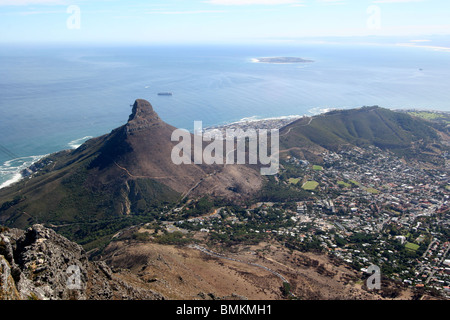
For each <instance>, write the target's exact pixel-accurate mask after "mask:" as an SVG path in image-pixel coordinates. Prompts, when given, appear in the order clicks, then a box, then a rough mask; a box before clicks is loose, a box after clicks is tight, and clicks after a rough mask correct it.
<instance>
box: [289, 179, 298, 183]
mask: <svg viewBox="0 0 450 320" xmlns="http://www.w3.org/2000/svg"><path fill="white" fill-rule="evenodd" d="M299 181H300V178H289V183H290V184H297V183H299Z"/></svg>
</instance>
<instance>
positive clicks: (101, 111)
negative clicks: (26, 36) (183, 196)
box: [0, 43, 450, 187]
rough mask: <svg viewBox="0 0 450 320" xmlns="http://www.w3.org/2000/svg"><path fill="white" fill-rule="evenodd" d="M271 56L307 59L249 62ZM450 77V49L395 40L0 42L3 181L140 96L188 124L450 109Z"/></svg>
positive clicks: (97, 128)
mask: <svg viewBox="0 0 450 320" xmlns="http://www.w3.org/2000/svg"><path fill="white" fill-rule="evenodd" d="M271 56H294V57H302V58H305V59H310V60H313V61H314V62H313V63H305V64H265V63H255V62H253V60H252V59H253V58H258V57H271ZM449 79H450V52H448V51H447V52H445V51H437V50H430V49H425V48H415V47H400V46H392V45H338V44H326V43H322V44H304V45H276V46H274V45H271V46H262V45H261V46H250V45H249V46H243V45H240V46H232V45H229V46H218V45H217V46H212V45H211V46H207V45H202V46H200V45H196V46H129V47H113V46H109V47H107V46H105V47H94V46H72V47H58V46H37V45H35V46H31V45H30V46H25V45H23V46H13V45H11V46H2V47H0V187H5V186H7V185H8V184H10V183H12V182H13V181H16V180H17V179H19V177H20V176H19V175H18V172H20V170H21V169H23V168H25V167H27V166H29V165H30V164H31V163H32V162H33V161H36V160H37V159H39V158H40V157H42V156H44V155H46V154H49V153H52V152H56V151H59V150H63V149H70V148H76V147H77V146H79V145H80V144H81V143H83V141H85V140H87V139H89V138H90V137H95V136H99V135H102V134H105V133H108V132H110V131H111V130H112V129H114V128H116V127H118V126H120V125H122V124H124V123H125V122H126V121H127V119H128V115H129V114H130V112H131V107H130V105H132V104H133V103H134V100H135V99H138V98H142V99H146V100H148V101H149V102H150V103H151V104H152V105H153V107H154V109H155V110H156V112H158V114H159V115H160V117H161V118H162V119H163V120H164V121H166V122H168V123H170V124H171V125H174V126H176V127H179V128H185V129H188V130H191V131H192V130H193V122H194V121H196V120H201V121H203V125H204V127H205V126H212V125H219V124H224V123H229V122H234V121H239V120H240V119H243V118H253V119H254V118H268V117H281V116H290V115H305V114H306V115H312V114H317V113H320V112H322V111H324V110H327V109H330V108H353V107H361V106H364V105H366V106H369V105H370V106H371V105H379V106H381V107H386V108H392V109H397V108H417V109H433V110H443V111H446V110H447V111H448V110H450V99H449V89H450V88H449ZM162 91H169V92H172V93H173V95H172V96H158V95H157V93H158V92H162Z"/></svg>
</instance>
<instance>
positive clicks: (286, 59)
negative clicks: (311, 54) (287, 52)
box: [253, 57, 314, 63]
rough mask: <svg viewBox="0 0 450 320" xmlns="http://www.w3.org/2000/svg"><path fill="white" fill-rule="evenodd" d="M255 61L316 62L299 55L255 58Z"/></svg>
mask: <svg viewBox="0 0 450 320" xmlns="http://www.w3.org/2000/svg"><path fill="white" fill-rule="evenodd" d="M253 62H261V63H307V62H314V61H312V60H306V59H303V58H297V57H266V58H256V59H253Z"/></svg>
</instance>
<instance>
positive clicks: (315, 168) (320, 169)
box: [313, 165, 323, 171]
mask: <svg viewBox="0 0 450 320" xmlns="http://www.w3.org/2000/svg"><path fill="white" fill-rule="evenodd" d="M313 170H316V171H322V170H323V167H322V166H318V165H314V166H313Z"/></svg>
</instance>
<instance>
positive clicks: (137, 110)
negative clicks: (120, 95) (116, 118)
mask: <svg viewBox="0 0 450 320" xmlns="http://www.w3.org/2000/svg"><path fill="white" fill-rule="evenodd" d="M162 123H163V122H162V120H161V119H160V117H159V116H158V114H157V113H156V112H155V111H154V110H153V107H152V105H151V104H150V102H148V101H147V100H144V99H137V100H136V101H135V102H134V105H133V109H132V112H131V114H130V116H129V118H128V123H127V125H126V128H127V132H128V133H134V132H136V131H141V130H144V129H147V128H150V127H154V126H158V125H161V124H162Z"/></svg>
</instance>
